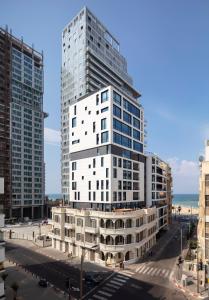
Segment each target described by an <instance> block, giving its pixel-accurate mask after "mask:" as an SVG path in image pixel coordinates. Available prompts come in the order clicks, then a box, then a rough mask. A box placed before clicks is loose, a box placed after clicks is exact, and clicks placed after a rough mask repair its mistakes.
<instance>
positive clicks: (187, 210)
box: [172, 205, 199, 216]
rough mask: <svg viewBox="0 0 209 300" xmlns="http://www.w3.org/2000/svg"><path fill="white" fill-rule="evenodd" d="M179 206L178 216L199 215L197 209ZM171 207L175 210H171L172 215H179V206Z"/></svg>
mask: <svg viewBox="0 0 209 300" xmlns="http://www.w3.org/2000/svg"><path fill="white" fill-rule="evenodd" d="M180 206H181V211H180V215H190V216H191V215H198V213H199V208H198V207H187V206H182V205H180ZM173 207H175V210H174V209H173V210H172V213H173V214H175V211H176V213H177V214H179V212H178V207H179V205H173Z"/></svg>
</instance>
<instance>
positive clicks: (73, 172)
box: [72, 172, 74, 180]
mask: <svg viewBox="0 0 209 300" xmlns="http://www.w3.org/2000/svg"><path fill="white" fill-rule="evenodd" d="M72 180H74V172H72Z"/></svg>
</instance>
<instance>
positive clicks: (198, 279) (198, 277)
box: [197, 245, 200, 294]
mask: <svg viewBox="0 0 209 300" xmlns="http://www.w3.org/2000/svg"><path fill="white" fill-rule="evenodd" d="M199 282H200V274H199V246H198V245H197V293H198V294H199V291H200V289H199Z"/></svg>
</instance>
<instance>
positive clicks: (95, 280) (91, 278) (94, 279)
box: [85, 272, 103, 285]
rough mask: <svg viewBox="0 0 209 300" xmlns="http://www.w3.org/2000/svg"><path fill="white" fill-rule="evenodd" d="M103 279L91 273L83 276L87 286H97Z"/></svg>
mask: <svg viewBox="0 0 209 300" xmlns="http://www.w3.org/2000/svg"><path fill="white" fill-rule="evenodd" d="M102 280H103V278H102V276H101V275H99V274H94V273H91V272H87V273H86V274H85V281H86V282H87V284H93V285H98V284H100V282H102Z"/></svg>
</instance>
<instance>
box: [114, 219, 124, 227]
mask: <svg viewBox="0 0 209 300" xmlns="http://www.w3.org/2000/svg"><path fill="white" fill-rule="evenodd" d="M120 228H124V222H123V220H121V219H118V220H116V221H115V229H120Z"/></svg>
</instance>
